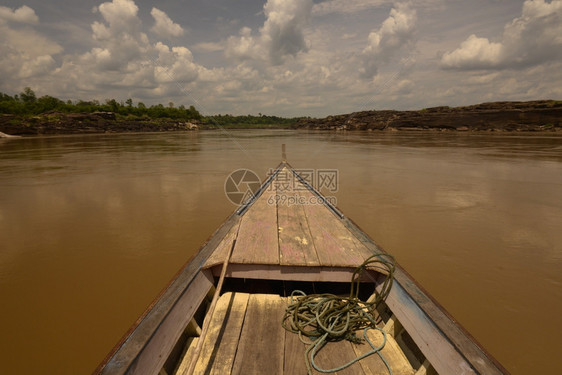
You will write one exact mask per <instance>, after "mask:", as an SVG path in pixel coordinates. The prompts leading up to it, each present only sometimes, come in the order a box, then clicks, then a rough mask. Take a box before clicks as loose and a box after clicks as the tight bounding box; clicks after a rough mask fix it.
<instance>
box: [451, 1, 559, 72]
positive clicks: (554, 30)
mask: <svg viewBox="0 0 562 375" xmlns="http://www.w3.org/2000/svg"><path fill="white" fill-rule="evenodd" d="M561 56H562V0H553V1H551V2H550V3H548V2H546V1H544V0H527V1H525V3H524V4H523V9H522V12H521V16H520V17H517V18H515V19H514V20H513V21H512V22H510V23H508V24H507V25H506V26H505V27H504V31H503V35H502V36H501V38H499V40H498V41H497V42H492V41H490V40H489V39H488V38H483V37H477V36H476V35H474V34H473V35H470V36H469V37H468V38H467V39H466V40H465V41H464V42H462V43H461V45H460V46H459V48H457V49H455V50H454V51H451V52H447V53H445V54H444V55H443V57H442V58H441V65H442V67H444V68H452V69H460V70H470V69H503V68H518V67H519V68H520V67H526V66H532V65H536V64H539V63H544V62H545V61H553V60H556V59H559V58H560V57H561Z"/></svg>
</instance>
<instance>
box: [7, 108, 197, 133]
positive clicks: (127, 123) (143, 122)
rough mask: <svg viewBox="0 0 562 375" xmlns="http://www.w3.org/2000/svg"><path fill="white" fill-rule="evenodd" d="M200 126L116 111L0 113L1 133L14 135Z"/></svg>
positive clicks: (112, 131)
mask: <svg viewBox="0 0 562 375" xmlns="http://www.w3.org/2000/svg"><path fill="white" fill-rule="evenodd" d="M199 125H200V124H199V122H198V121H197V120H192V121H190V122H185V121H178V120H172V119H156V120H154V119H151V118H148V117H137V118H118V117H117V116H116V115H115V113H113V112H93V113H61V112H47V113H43V114H40V115H37V116H33V117H22V116H16V115H6V114H4V115H0V133H5V134H6V135H12V136H28V135H53V134H96V133H98V134H99V133H128V132H167V131H188V130H197V129H198V128H199Z"/></svg>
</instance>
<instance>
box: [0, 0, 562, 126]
mask: <svg viewBox="0 0 562 375" xmlns="http://www.w3.org/2000/svg"><path fill="white" fill-rule="evenodd" d="M0 4H1V5H0V91H2V92H5V93H9V94H11V95H13V94H16V93H18V92H20V91H22V89H23V88H24V87H25V86H30V87H31V88H33V89H34V90H35V92H36V93H37V95H39V96H40V95H46V94H50V95H53V96H56V97H59V98H61V99H64V100H66V99H82V100H90V99H98V100H100V101H103V100H105V99H107V98H115V99H117V100H123V101H124V100H126V99H127V98H132V99H133V101H134V102H135V103H137V102H139V101H142V102H144V103H145V104H156V103H163V104H167V103H169V102H174V103H176V105H179V104H184V105H191V104H193V105H195V106H196V107H197V108H198V109H199V110H200V111H202V112H203V113H204V114H206V115H213V114H218V113H222V114H224V113H231V114H258V113H264V114H271V115H281V116H326V115H329V114H338V113H349V112H353V111H359V110H367V109H420V108H425V107H431V106H438V105H451V106H456V105H468V104H476V103H481V102H485V101H493V100H530V99H547V98H551V99H562V0H551V1H545V0H527V1H519V0H471V1H466V0H416V1H409V2H408V1H385V0H363V1H361V0H267V1H260V0H184V1H181V0H173V1H169V0H162V1H147V0H113V1H110V2H102V1H100V0H97V1H96V0H82V1H70V0H53V1H44V0H28V1H15V0H2V1H1V3H0Z"/></svg>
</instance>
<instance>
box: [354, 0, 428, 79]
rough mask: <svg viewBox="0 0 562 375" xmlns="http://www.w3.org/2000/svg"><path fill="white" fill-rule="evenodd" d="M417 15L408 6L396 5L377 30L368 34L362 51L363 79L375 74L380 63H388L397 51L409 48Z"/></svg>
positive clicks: (411, 43)
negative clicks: (365, 45) (366, 42)
mask: <svg viewBox="0 0 562 375" xmlns="http://www.w3.org/2000/svg"><path fill="white" fill-rule="evenodd" d="M416 21H417V13H416V10H415V9H412V8H411V6H410V5H409V4H397V5H396V7H395V8H392V10H391V11H390V15H389V16H388V18H387V19H386V20H384V22H383V23H382V25H381V27H380V28H379V29H378V30H375V31H372V32H371V33H370V34H369V41H368V45H367V47H365V49H364V50H363V53H362V60H363V68H362V70H361V74H362V76H363V77H373V76H374V75H376V74H377V72H378V69H379V66H380V64H381V63H385V62H388V61H390V59H391V58H393V57H395V55H396V54H397V53H398V52H399V51H405V50H407V49H408V48H411V47H412V45H413V41H414V36H415V32H416Z"/></svg>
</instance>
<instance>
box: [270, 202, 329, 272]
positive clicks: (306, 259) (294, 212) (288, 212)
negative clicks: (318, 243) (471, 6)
mask: <svg viewBox="0 0 562 375" xmlns="http://www.w3.org/2000/svg"><path fill="white" fill-rule="evenodd" d="M297 195H298V194H297ZM298 196H299V195H298ZM277 217H278V225H279V252H280V259H279V260H280V264H281V265H289V266H291V265H306V266H318V265H320V261H319V260H318V255H317V254H316V248H315V247H314V242H313V241H312V235H311V234H310V229H309V226H308V221H307V220H306V214H305V213H304V208H303V206H302V205H300V204H290V202H279V204H278V205H277Z"/></svg>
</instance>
